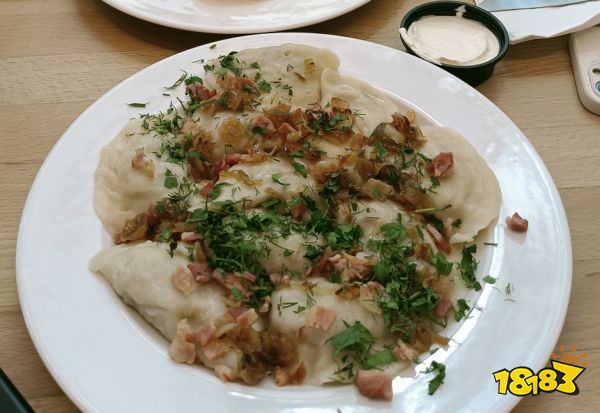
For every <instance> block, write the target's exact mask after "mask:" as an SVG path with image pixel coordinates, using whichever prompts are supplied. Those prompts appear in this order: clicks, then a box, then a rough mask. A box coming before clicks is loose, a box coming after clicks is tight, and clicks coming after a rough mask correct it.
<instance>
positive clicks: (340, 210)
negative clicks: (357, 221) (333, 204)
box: [337, 202, 352, 224]
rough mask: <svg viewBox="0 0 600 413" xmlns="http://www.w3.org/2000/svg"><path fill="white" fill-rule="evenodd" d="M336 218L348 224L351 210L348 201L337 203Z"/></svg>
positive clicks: (350, 218)
mask: <svg viewBox="0 0 600 413" xmlns="http://www.w3.org/2000/svg"><path fill="white" fill-rule="evenodd" d="M337 218H338V221H339V222H341V223H343V224H349V223H350V221H352V210H351V209H350V204H349V203H348V202H340V203H338V204H337Z"/></svg>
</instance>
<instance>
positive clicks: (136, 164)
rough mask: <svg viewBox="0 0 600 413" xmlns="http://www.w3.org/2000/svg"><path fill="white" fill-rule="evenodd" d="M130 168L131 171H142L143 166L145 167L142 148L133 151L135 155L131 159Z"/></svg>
mask: <svg viewBox="0 0 600 413" xmlns="http://www.w3.org/2000/svg"><path fill="white" fill-rule="evenodd" d="M131 166H132V167H133V169H138V170H142V169H144V166H146V165H145V162H144V148H137V149H136V150H135V155H133V158H132V159H131Z"/></svg>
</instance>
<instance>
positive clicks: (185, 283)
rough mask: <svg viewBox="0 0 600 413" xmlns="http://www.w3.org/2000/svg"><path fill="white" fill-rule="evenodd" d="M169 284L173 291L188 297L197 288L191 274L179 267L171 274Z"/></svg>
mask: <svg viewBox="0 0 600 413" xmlns="http://www.w3.org/2000/svg"><path fill="white" fill-rule="evenodd" d="M171 283H172V284H173V287H175V289H177V290H179V291H180V292H182V293H183V295H185V296H188V295H190V294H191V293H192V291H194V290H195V289H196V286H197V284H196V280H195V277H194V276H193V275H192V273H191V272H190V271H188V270H187V269H186V268H185V267H183V266H181V265H180V266H179V267H177V269H175V271H174V272H173V274H171Z"/></svg>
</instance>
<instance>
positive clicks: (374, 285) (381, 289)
mask: <svg viewBox="0 0 600 413" xmlns="http://www.w3.org/2000/svg"><path fill="white" fill-rule="evenodd" d="M366 285H367V287H369V288H371V289H373V290H375V291H377V292H378V293H382V292H384V291H385V287H384V286H383V285H381V284H380V283H378V282H377V281H369V282H368V283H367V284H366Z"/></svg>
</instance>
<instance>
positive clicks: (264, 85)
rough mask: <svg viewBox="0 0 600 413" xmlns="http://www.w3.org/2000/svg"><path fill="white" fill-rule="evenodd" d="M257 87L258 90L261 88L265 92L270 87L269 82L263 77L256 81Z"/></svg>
mask: <svg viewBox="0 0 600 413" xmlns="http://www.w3.org/2000/svg"><path fill="white" fill-rule="evenodd" d="M258 88H259V89H260V90H262V91H263V92H267V93H269V92H270V91H271V89H272V87H271V84H270V83H269V82H267V81H266V80H264V79H261V80H260V81H259V82H258Z"/></svg>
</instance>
